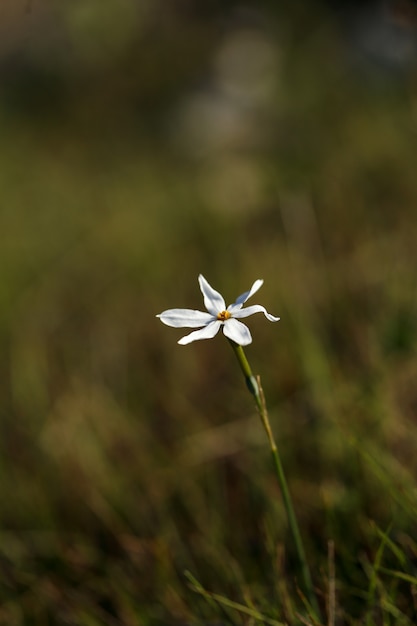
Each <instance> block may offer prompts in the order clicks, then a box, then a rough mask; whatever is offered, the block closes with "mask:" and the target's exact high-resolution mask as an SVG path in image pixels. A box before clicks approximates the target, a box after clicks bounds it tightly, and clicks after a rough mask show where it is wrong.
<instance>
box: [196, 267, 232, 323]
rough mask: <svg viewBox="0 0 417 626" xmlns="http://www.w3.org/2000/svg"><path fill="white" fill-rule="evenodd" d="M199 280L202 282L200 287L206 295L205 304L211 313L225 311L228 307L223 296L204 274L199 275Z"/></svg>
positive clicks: (215, 313)
mask: <svg viewBox="0 0 417 626" xmlns="http://www.w3.org/2000/svg"><path fill="white" fill-rule="evenodd" d="M198 282H199V283H200V289H201V292H202V294H203V296H204V306H205V307H206V309H207V311H208V312H209V313H211V314H212V315H216V316H217V314H218V313H220V312H221V311H224V310H225V308H226V303H225V301H224V299H223V296H222V295H221V294H220V293H219V292H218V291H216V290H215V289H213V287H212V286H211V285H209V283H208V282H207V281H206V279H205V278H204V276H203V275H202V274H200V276H199V277H198Z"/></svg>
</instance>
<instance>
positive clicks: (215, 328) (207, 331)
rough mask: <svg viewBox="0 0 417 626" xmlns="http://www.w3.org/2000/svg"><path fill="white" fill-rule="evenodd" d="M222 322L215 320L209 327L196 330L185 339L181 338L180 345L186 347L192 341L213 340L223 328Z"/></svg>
mask: <svg viewBox="0 0 417 626" xmlns="http://www.w3.org/2000/svg"><path fill="white" fill-rule="evenodd" d="M221 324H222V323H221V322H219V321H218V320H215V321H214V322H211V323H210V324H209V325H208V326H205V327H204V328H201V330H194V331H193V332H192V333H190V334H189V335H185V337H181V339H180V340H179V342H178V343H179V344H181V345H182V346H185V345H186V344H187V343H191V342H192V341H197V340H198V339H211V338H212V337H214V335H216V334H217V333H218V332H219V328H220V326H221Z"/></svg>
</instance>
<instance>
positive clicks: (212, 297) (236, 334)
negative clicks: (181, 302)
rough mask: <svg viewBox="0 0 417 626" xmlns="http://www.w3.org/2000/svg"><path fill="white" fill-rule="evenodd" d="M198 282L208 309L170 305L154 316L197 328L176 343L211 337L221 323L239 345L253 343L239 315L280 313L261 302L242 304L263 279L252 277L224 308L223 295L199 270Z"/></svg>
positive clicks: (176, 326) (226, 332) (178, 324)
mask: <svg viewBox="0 0 417 626" xmlns="http://www.w3.org/2000/svg"><path fill="white" fill-rule="evenodd" d="M198 282H199V283H200V289H201V292H202V294H203V296H204V305H205V307H206V309H207V311H208V313H204V312H203V311H195V310H193V309H169V310H168V311H164V312H163V313H160V314H159V315H157V316H156V317H159V319H160V320H161V322H163V323H164V324H166V325H167V326H173V327H174V328H199V329H200V330H195V331H193V332H192V333H190V334H189V335H185V337H182V338H181V339H180V340H179V342H178V343H180V344H181V345H183V346H184V345H186V344H187V343H191V342H192V341H196V340H198V339H211V338H212V337H214V336H215V335H216V334H217V333H218V332H219V330H220V326H223V333H224V334H225V335H226V337H228V338H229V339H231V340H232V341H234V342H235V343H237V344H239V345H241V346H247V345H248V344H249V343H252V336H251V334H250V331H249V328H248V327H247V326H245V324H242V322H239V321H238V319H241V318H242V317H248V316H249V315H253V314H254V313H263V314H264V315H265V317H266V318H267V319H268V320H269V321H270V322H277V321H278V320H279V317H274V316H273V315H271V314H270V313H268V312H267V311H266V309H265V307H263V306H261V305H260V304H254V305H252V306H248V307H246V308H243V305H244V304H245V302H246V300H248V299H249V298H250V297H251V296H253V294H254V293H256V292H257V291H258V289H260V288H261V287H262V285H263V282H264V281H263V280H259V279H258V280H255V282H254V283H253V285H252V287H251V288H250V289H249V291H246V292H245V293H242V295H241V296H239V297H238V298H237V300H236V302H235V303H234V304H230V305H229V306H228V307H227V308H226V303H225V301H224V298H223V296H222V295H221V294H220V293H219V292H218V291H215V290H214V289H213V287H211V286H210V285H209V283H208V282H207V281H206V279H205V278H204V276H203V275H202V274H200V276H199V277H198Z"/></svg>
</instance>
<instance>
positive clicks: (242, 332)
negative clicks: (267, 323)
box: [223, 317, 252, 346]
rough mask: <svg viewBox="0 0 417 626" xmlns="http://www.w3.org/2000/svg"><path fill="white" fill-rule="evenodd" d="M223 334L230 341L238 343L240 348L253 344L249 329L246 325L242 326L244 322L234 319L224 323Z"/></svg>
mask: <svg viewBox="0 0 417 626" xmlns="http://www.w3.org/2000/svg"><path fill="white" fill-rule="evenodd" d="M223 332H224V334H225V335H226V337H229V339H231V340H232V341H234V342H235V343H238V344H239V345H240V346H247V345H248V344H250V343H252V336H251V334H250V330H249V328H248V327H247V326H245V324H242V322H238V321H237V320H235V319H233V317H231V318H230V319H228V320H226V321H225V322H224V324H223Z"/></svg>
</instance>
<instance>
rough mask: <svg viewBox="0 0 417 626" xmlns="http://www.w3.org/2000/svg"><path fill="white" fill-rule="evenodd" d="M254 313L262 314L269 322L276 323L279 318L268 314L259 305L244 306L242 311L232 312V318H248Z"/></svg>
mask: <svg viewBox="0 0 417 626" xmlns="http://www.w3.org/2000/svg"><path fill="white" fill-rule="evenodd" d="M254 313H263V314H264V315H265V317H266V318H267V319H268V320H269V321H270V322H278V320H279V317H275V315H271V314H270V313H268V311H267V310H266V309H265V307H264V306H261V305H260V304H253V305H252V306H246V307H244V308H243V309H239V310H237V311H233V317H236V318H238V319H241V318H242V317H249V315H253V314H254Z"/></svg>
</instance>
